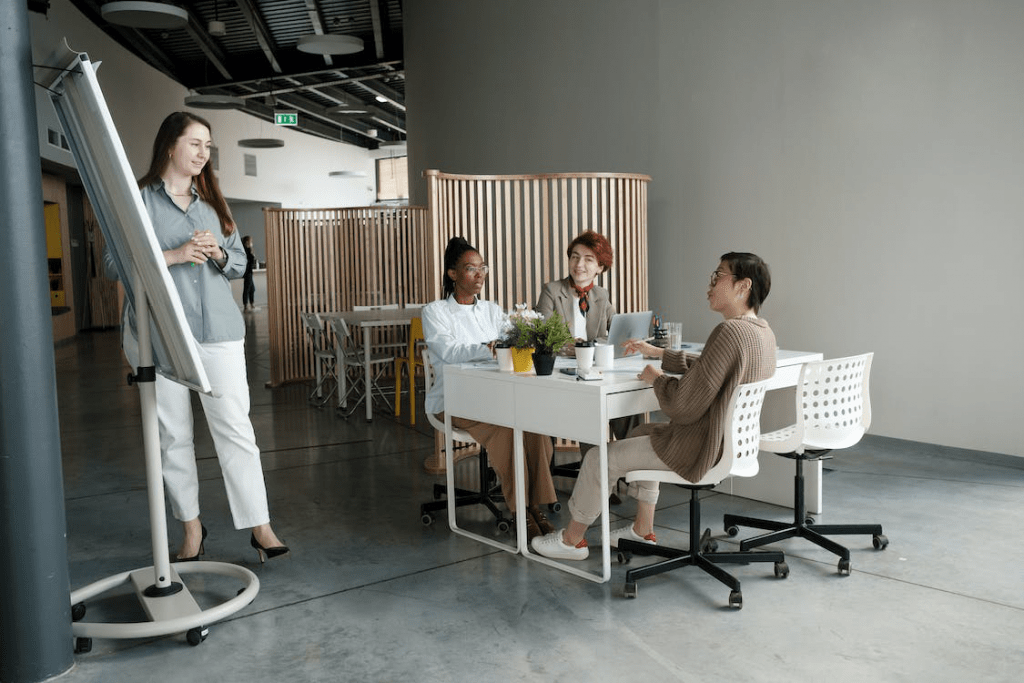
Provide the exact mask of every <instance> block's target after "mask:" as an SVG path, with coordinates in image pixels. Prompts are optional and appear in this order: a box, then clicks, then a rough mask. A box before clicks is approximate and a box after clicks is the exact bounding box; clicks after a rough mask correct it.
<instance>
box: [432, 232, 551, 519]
mask: <svg viewBox="0 0 1024 683" xmlns="http://www.w3.org/2000/svg"><path fill="white" fill-rule="evenodd" d="M488 270H489V269H488V267H487V265H486V264H484V260H483V258H482V257H481V256H480V252H478V251H477V250H476V249H475V248H474V247H473V246H471V245H470V244H469V243H468V242H467V241H466V240H465V239H463V238H462V237H454V238H452V239H451V240H450V241H449V242H448V246H447V248H446V249H445V251H444V275H443V276H442V277H443V280H444V283H443V288H444V298H443V299H441V300H439V301H434V302H432V303H429V304H427V305H426V306H424V307H423V312H422V319H423V336H424V338H425V339H426V342H427V348H428V349H429V350H430V353H431V354H432V355H433V356H434V358H435V359H436V360H435V361H434V362H435V363H436V364H437V366H438V367H437V372H436V373H435V380H434V385H433V387H431V389H430V392H429V393H428V394H427V395H426V398H425V399H424V407H425V409H426V410H428V411H430V412H432V413H435V414H437V417H438V419H440V420H444V367H443V366H444V365H447V364H452V363H466V362H469V361H475V360H489V359H491V358H493V357H494V342H495V340H497V339H498V338H500V337H501V336H502V334H503V332H504V331H505V329H506V327H507V325H508V316H506V315H505V312H504V311H502V310H501V308H500V307H499V306H498V305H497V304H495V303H493V302H490V301H484V300H482V299H480V298H479V294H480V291H481V290H482V289H483V286H484V281H485V279H486V277H487V272H488ZM452 425H453V426H455V427H458V428H459V429H465V430H466V431H467V432H469V433H470V434H471V435H472V437H473V438H474V439H475V440H476V441H477V443H479V444H480V445H481V446H483V447H484V448H486V449H487V454H488V457H489V459H490V464H491V466H492V467H493V468H494V471H495V472H497V473H498V478H499V479H500V480H501V491H502V494H503V495H504V496H505V504H506V505H507V506H508V508H509V510H511V511H512V512H513V514H515V509H516V500H515V479H514V477H515V476H516V473H515V471H514V468H513V466H512V465H513V463H512V457H513V456H512V450H513V441H512V430H511V429H510V428H508V427H498V426H496V425H492V424H487V423H484V422H477V421H475V420H467V419H465V418H461V417H453V418H452ZM523 444H524V449H525V453H526V459H525V463H524V464H525V468H526V477H525V480H524V482H523V483H524V487H525V490H526V499H527V508H526V512H527V519H526V533H527V537H528V538H529V539H533V538H535V537H537V536H540V535H541V534H548V533H551V532H553V531H554V530H555V528H554V526H553V525H552V524H551V522H550V521H548V518H547V517H546V516H545V515H544V513H542V512H541V510H540V507H539V506H540V505H545V504H548V503H554V502H555V501H556V500H557V496H556V494H555V485H554V483H553V482H552V479H551V455H552V453H553V450H554V449H553V448H552V445H551V438H550V437H547V436H541V435H539V434H531V433H525V434H524V435H523ZM516 521H517V523H518V522H519V521H521V520H516Z"/></svg>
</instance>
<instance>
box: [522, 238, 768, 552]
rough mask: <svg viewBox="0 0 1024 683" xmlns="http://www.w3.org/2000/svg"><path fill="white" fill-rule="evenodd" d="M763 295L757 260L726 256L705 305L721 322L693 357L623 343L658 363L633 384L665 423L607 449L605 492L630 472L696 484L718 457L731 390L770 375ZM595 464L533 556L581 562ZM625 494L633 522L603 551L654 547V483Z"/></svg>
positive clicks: (594, 503)
mask: <svg viewBox="0 0 1024 683" xmlns="http://www.w3.org/2000/svg"><path fill="white" fill-rule="evenodd" d="M770 289H771V274H770V273H769V271H768V264H766V263H765V262H764V261H763V260H761V258H760V257H758V256H756V255H754V254H748V253H736V252H730V253H728V254H725V255H724V256H722V259H721V263H719V264H718V268H716V269H715V271H714V273H712V274H711V283H710V285H709V287H708V293H707V298H708V304H709V306H710V307H711V310H713V311H716V312H718V313H720V314H721V315H722V317H723V318H724V321H723V322H721V323H719V324H718V326H717V327H715V329H714V330H712V332H711V336H709V337H708V340H707V342H706V343H705V344H704V350H703V351H702V352H701V355H700V356H699V357H692V356H691V357H687V356H686V355H685V353H684V352H682V351H669V350H665V349H660V348H657V347H654V346H651V345H650V344H647V343H646V342H642V341H630V342H627V351H628V352H629V353H632V352H634V351H641V352H643V353H644V355H646V356H650V357H654V358H661V359H662V363H661V366H662V369H663V370H664V371H667V372H671V373H680V374H681V376H670V375H666V374H664V372H663V370H662V369H658V368H656V367H654V366H653V365H648V366H647V367H645V368H644V370H643V372H641V373H640V375H639V377H640V379H642V380H644V381H645V382H648V383H650V384H652V385H653V386H654V393H655V395H656V396H657V397H658V403H659V404H660V405H661V410H662V412H664V413H665V415H666V416H668V418H669V422H667V423H664V422H663V423H656V424H646V425H641V426H639V427H637V428H636V429H635V430H633V431H632V432H631V433H630V436H629V438H627V439H623V440H621V441H615V442H612V443H610V444H609V445H608V473H607V476H608V481H609V486H611V485H613V484H614V483H615V482H616V481H618V479H619V477H622V476H624V475H625V473H626V472H629V471H631V470H654V469H662V470H672V471H674V472H676V473H678V474H679V475H681V476H682V477H684V478H685V479H687V480H688V481H698V480H699V479H700V478H701V477H703V476H704V474H705V473H707V471H708V470H710V469H711V467H712V466H714V464H715V463H716V462H718V459H719V458H720V457H721V455H722V436H723V434H724V431H725V425H724V421H725V413H726V409H727V407H728V401H729V398H730V397H731V396H732V392H733V390H734V389H735V388H736V386H737V385H739V384H745V383H748V382H757V381H760V380H763V379H767V378H769V377H771V376H772V374H774V373H775V351H776V345H775V334H774V333H773V332H772V330H771V328H770V327H768V323H767V322H766V321H765V320H764V319H762V318H759V317H757V312H758V311H759V310H760V308H761V304H762V302H764V300H765V298H766V297H767V296H768V292H769V290H770ZM601 476H603V473H602V472H600V462H599V458H585V459H584V460H583V466H582V467H581V468H580V474H579V478H578V479H577V480H576V487H575V488H574V489H573V494H572V498H570V499H569V514H570V515H571V516H572V521H571V522H570V523H569V526H568V527H567V528H566V529H560V530H558V531H555V532H553V533H550V534H547V535H545V536H540V537H537V538H535V539H533V542H532V544H531V545H532V546H533V549H534V551H535V552H537V553H539V554H541V555H545V556H547V557H552V558H556V559H566V560H583V559H586V557H587V556H588V554H589V552H590V551H589V549H588V548H587V541H586V539H585V538H584V534H585V533H586V531H587V528H588V527H589V526H590V525H591V524H592V523H593V522H594V520H595V519H597V518H598V516H600V514H601V479H600V478H601ZM630 489H631V490H630V494H632V495H633V496H634V497H635V498H636V499H637V512H636V520H635V521H634V522H633V524H632V525H626V526H624V527H622V528H620V529H614V530H612V532H611V538H610V545H611V546H612V547H616V546H617V544H618V539H619V538H630V539H634V540H639V541H646V542H648V543H656V539H655V536H654V508H655V504H656V503H657V502H658V484H657V482H636V487H635V489H634V488H633V487H632V486H631V487H630Z"/></svg>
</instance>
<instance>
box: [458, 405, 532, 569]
mask: <svg viewBox="0 0 1024 683" xmlns="http://www.w3.org/2000/svg"><path fill="white" fill-rule="evenodd" d="M453 447H454V440H453V439H452V416H451V415H449V414H448V412H447V411H445V414H444V462H445V468H444V469H445V485H446V487H447V489H448V528H450V529H451V530H452V533H455V534H458V535H459V536H465V537H466V538H471V539H473V540H474V541H479V542H481V543H486V544H487V545H489V546H493V547H495V548H499V549H501V550H504V551H506V552H510V553H518V552H519V544H518V543H516V544H514V545H511V546H510V545H507V544H505V543H500V542H498V541H495V540H494V539H493V538H487V537H486V536H481V535H480V534H474V533H473V532H472V531H466V530H465V529H461V528H459V523H458V520H456V519H455V510H456V507H455V456H454V453H455V452H454V450H452V449H453ZM519 456H520V457H522V450H521V449H520V452H519ZM481 479H482V478H481ZM516 533H518V531H517V532H516Z"/></svg>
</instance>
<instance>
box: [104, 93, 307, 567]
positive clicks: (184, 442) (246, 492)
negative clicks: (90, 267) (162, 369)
mask: <svg viewBox="0 0 1024 683" xmlns="http://www.w3.org/2000/svg"><path fill="white" fill-rule="evenodd" d="M211 144H212V142H211V137H210V124H209V123H207V122H206V121H205V120H204V119H202V118H200V117H198V116H196V115H194V114H190V113H188V112H175V113H173V114H171V115H170V116H168V117H167V118H166V119H164V122H163V123H162V124H160V130H159V131H158V132H157V136H156V140H154V142H153V158H152V161H151V162H150V166H149V170H148V171H147V172H146V174H145V175H144V176H143V177H142V178H141V179H140V180H139V189H140V192H141V193H142V201H143V203H144V204H145V205H146V209H147V211H148V212H149V217H150V219H151V220H152V223H153V230H154V232H155V233H156V239H157V242H158V243H159V244H160V248H161V249H162V250H163V255H164V260H165V261H166V263H167V269H168V272H169V273H170V275H171V279H172V280H173V281H174V285H175V287H176V289H177V290H178V295H179V297H180V298H181V304H182V307H183V308H184V310H185V318H186V320H188V323H189V328H190V329H191V332H192V335H193V336H194V337H195V340H196V342H197V343H196V347H197V349H198V352H199V357H200V359H201V360H202V363H203V367H204V369H205V370H206V374H207V376H208V377H209V380H210V385H211V387H212V389H213V393H212V395H206V394H200V396H199V399H200V401H201V402H202V405H203V412H204V413H205V414H206V421H207V423H208V424H209V426H210V434H211V436H212V437H213V444H214V447H215V449H216V451H217V458H218V460H219V461H220V466H221V472H222V473H223V475H224V485H225V487H226V489H227V495H228V504H229V505H230V508H231V516H232V518H233V520H234V524H235V528H236V529H248V528H251V529H252V534H251V537H250V545H252V547H253V548H255V549H256V551H257V553H259V556H260V561H261V562H262V561H264V559H265V558H267V557H277V556H280V555H284V554H285V553H287V552H288V548H287V547H286V546H285V545H284V544H283V543H282V542H281V540H280V539H279V538H278V537H277V536H276V535H275V534H274V530H273V529H272V528H271V527H270V512H269V510H268V507H267V490H266V484H265V483H264V481H263V468H262V465H261V464H260V451H259V448H258V447H257V446H256V435H255V433H254V432H253V428H252V422H251V421H250V420H249V384H248V381H247V379H246V371H245V349H244V336H245V323H244V321H243V320H242V314H241V312H240V311H239V310H238V305H237V304H236V303H235V301H234V297H233V296H232V293H231V287H230V285H229V283H228V279H229V278H237V277H240V276H241V275H242V273H243V272H244V270H245V265H246V257H245V252H244V251H243V250H242V247H241V244H240V241H239V239H238V232H237V230H236V229H235V223H234V220H233V219H232V217H231V212H230V211H229V210H228V205H227V202H226V201H225V200H224V196H223V195H222V194H221V192H220V187H219V186H218V184H217V179H216V177H215V176H214V174H213V170H212V169H211V168H210V166H209V164H208V163H207V162H208V161H209V160H210V147H211ZM105 265H106V271H107V274H108V276H111V277H114V278H115V279H116V278H117V276H118V273H117V270H116V268H115V267H114V264H113V259H112V258H111V257H110V255H109V254H107V255H106V258H105ZM124 317H125V323H126V324H125V330H124V332H125V333H124V340H125V354H126V355H127V356H128V359H129V361H130V362H131V363H132V365H133V366H135V365H138V362H137V361H138V353H137V352H138V343H137V341H136V340H137V335H136V331H135V315H134V311H133V310H131V308H130V306H129V304H128V303H127V302H126V304H125V316H124ZM156 402H157V418H158V420H159V423H160V451H161V456H162V464H163V475H164V485H165V486H166V489H167V494H168V498H169V499H170V502H171V511H172V512H173V514H174V516H175V518H176V519H178V520H180V521H181V522H182V523H183V525H184V538H183V539H182V542H181V547H180V548H179V550H178V553H177V558H176V559H177V561H179V562H184V561H190V560H195V559H198V558H199V556H200V555H202V554H203V553H204V551H205V548H204V543H203V542H204V540H205V538H206V535H207V533H206V527H204V526H203V525H202V522H200V520H199V478H198V475H197V472H196V457H195V444H194V442H193V429H192V402H191V396H190V395H189V389H188V388H187V387H185V386H183V385H181V384H178V383H177V382H173V381H171V380H169V379H167V378H165V377H163V376H161V375H160V374H157V377H156Z"/></svg>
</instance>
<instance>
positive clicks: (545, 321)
mask: <svg viewBox="0 0 1024 683" xmlns="http://www.w3.org/2000/svg"><path fill="white" fill-rule="evenodd" d="M515 326H516V327H517V328H518V336H519V338H520V339H523V340H529V345H530V346H532V347H533V365H534V367H535V368H536V369H537V374H538V375H550V374H551V372H552V371H553V370H554V367H555V355H556V354H557V353H558V352H559V351H561V350H562V348H563V347H565V346H566V345H567V344H570V343H572V341H573V337H572V334H570V332H569V326H568V325H566V323H565V321H564V320H562V317H561V316H560V315H558V313H557V312H556V313H552V314H551V317H549V318H539V317H538V318H530V319H519V320H516V321H515Z"/></svg>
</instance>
